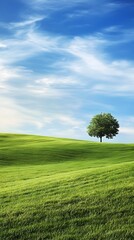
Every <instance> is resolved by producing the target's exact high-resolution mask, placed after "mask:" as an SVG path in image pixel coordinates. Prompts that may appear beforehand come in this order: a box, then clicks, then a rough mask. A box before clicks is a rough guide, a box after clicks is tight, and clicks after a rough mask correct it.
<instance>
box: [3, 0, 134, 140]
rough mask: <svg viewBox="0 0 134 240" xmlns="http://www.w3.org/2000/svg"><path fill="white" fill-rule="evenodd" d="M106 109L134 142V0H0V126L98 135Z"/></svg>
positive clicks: (81, 136) (44, 132)
mask: <svg viewBox="0 0 134 240" xmlns="http://www.w3.org/2000/svg"><path fill="white" fill-rule="evenodd" d="M102 112H103V113H111V114H112V115H113V116H114V117H115V118H116V119H117V120H118V121H119V124H120V131H119V134H118V135H117V136H116V137H114V138H113V139H112V140H109V139H104V141H108V142H117V143H118V142H123V143H134V2H133V1H132V0H127V1H126V0H100V1H97V0H61V1H57V0H4V1H0V132H9V133H26V134H36V135H43V136H55V137H64V138H74V139H85V140H91V141H99V140H98V139H97V138H91V137H89V136H88V134H87V126H88V124H89V123H90V121H91V119H92V117H93V116H94V115H96V114H99V113H102Z"/></svg>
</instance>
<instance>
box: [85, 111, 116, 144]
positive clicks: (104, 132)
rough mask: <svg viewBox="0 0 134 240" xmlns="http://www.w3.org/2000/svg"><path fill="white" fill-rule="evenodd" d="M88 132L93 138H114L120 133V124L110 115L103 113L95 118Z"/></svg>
mask: <svg viewBox="0 0 134 240" xmlns="http://www.w3.org/2000/svg"><path fill="white" fill-rule="evenodd" d="M87 132H88V134H89V136H91V137H97V138H100V142H102V138H103V137H104V136H105V137H106V138H113V137H114V136H116V134H118V132H119V123H118V121H117V120H116V119H115V118H114V117H113V116H112V115H111V114H110V113H101V114H97V115H96V116H94V117H93V118H92V120H91V122H90V124H89V126H88V127H87Z"/></svg>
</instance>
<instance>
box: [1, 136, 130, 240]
mask: <svg viewBox="0 0 134 240" xmlns="http://www.w3.org/2000/svg"><path fill="white" fill-rule="evenodd" d="M133 160H134V144H108V143H103V144H100V143H92V142H88V141H78V140H71V139H58V138H52V137H39V136H29V135H9V134H0V181H1V183H0V185H1V189H0V201H1V203H0V206H1V210H0V224H1V226H0V227H1V229H0V239H2V240H8V239H9V240H15V239H23V240H24V239H25V240H35V239H36V240H43V239H47V240H104V239H105V240H116V239H117V240H126V239H129V240H132V239H133V236H134V231H133V224H134V217H133V216H134V212H133V196H134V184H133V183H134V179H133V175H134V171H133V170H134V163H133Z"/></svg>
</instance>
